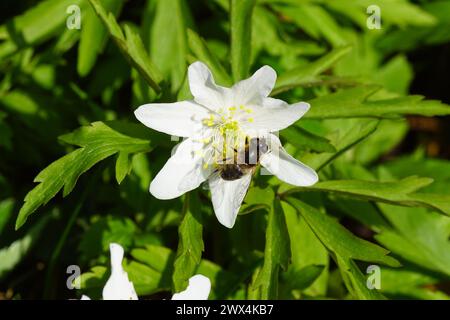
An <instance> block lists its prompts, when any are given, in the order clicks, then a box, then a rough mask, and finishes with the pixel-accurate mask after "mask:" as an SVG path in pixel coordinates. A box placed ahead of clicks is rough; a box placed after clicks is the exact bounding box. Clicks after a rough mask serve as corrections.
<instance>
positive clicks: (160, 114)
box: [134, 101, 209, 137]
mask: <svg viewBox="0 0 450 320" xmlns="http://www.w3.org/2000/svg"><path fill="white" fill-rule="evenodd" d="M134 114H135V116H136V118H137V119H138V120H139V121H140V122H142V123H143V124H145V125H146V126H147V127H149V128H152V129H154V130H157V131H160V132H164V133H167V134H170V135H174V136H179V137H191V136H193V135H194V134H195V132H197V131H198V130H200V129H201V128H202V122H201V121H202V119H205V118H207V117H208V115H209V110H208V109H206V108H205V107H203V106H200V105H198V104H196V103H195V102H192V101H180V102H175V103H149V104H144V105H142V106H140V107H139V108H137V109H136V110H135V111H134Z"/></svg>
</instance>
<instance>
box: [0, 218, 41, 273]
mask: <svg viewBox="0 0 450 320" xmlns="http://www.w3.org/2000/svg"><path fill="white" fill-rule="evenodd" d="M49 219H50V216H49V215H47V216H45V217H44V218H43V219H41V220H39V221H38V222H37V223H36V224H35V225H34V226H32V227H31V229H30V231H28V232H27V234H26V235H25V236H24V237H23V238H21V239H19V240H16V241H14V242H13V243H12V244H10V245H9V246H8V247H6V248H3V249H1V250H0V280H1V279H2V278H4V277H5V276H6V275H7V274H8V273H9V272H10V271H12V270H13V269H14V268H15V267H16V266H17V265H18V264H19V263H20V262H21V261H22V260H23V258H24V257H25V256H26V255H27V254H28V253H29V252H30V250H31V248H32V247H33V246H34V245H35V244H36V242H37V240H38V238H39V237H40V234H41V232H42V229H43V228H44V227H45V226H46V225H47V222H48V221H49Z"/></svg>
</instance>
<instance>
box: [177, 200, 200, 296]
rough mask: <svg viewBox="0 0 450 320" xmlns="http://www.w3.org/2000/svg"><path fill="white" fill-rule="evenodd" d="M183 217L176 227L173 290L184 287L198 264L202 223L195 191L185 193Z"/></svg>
mask: <svg viewBox="0 0 450 320" xmlns="http://www.w3.org/2000/svg"><path fill="white" fill-rule="evenodd" d="M184 206H185V207H184V209H183V210H184V212H185V213H184V217H183V220H182V221H181V224H180V226H179V228H178V236H179V241H178V249H177V256H176V258H175V262H174V271H173V275H172V280H173V286H174V290H175V292H181V291H183V290H185V289H186V287H187V285H188V280H189V278H190V277H192V276H193V275H194V273H195V271H196V269H197V268H198V265H199V264H200V261H201V258H202V252H203V250H204V245H203V224H202V215H201V211H200V205H199V199H198V195H197V193H196V192H195V191H193V192H191V193H190V194H188V195H186V198H185V200H184Z"/></svg>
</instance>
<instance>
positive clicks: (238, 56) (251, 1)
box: [230, 0, 256, 82]
mask: <svg viewBox="0 0 450 320" xmlns="http://www.w3.org/2000/svg"><path fill="white" fill-rule="evenodd" d="M255 4H256V0H231V1H230V23H231V70H232V73H233V80H234V81H235V82H237V81H239V80H242V79H244V78H246V77H247V76H248V73H249V71H250V59H251V56H252V55H251V35H252V12H253V9H254V7H255Z"/></svg>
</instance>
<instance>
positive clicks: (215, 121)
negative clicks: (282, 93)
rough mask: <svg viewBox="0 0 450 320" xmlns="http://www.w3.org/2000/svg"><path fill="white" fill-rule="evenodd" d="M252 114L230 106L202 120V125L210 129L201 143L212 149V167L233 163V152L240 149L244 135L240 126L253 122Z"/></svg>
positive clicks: (244, 109)
mask: <svg viewBox="0 0 450 320" xmlns="http://www.w3.org/2000/svg"><path fill="white" fill-rule="evenodd" d="M252 113H253V109H252V108H248V107H245V106H242V105H241V106H239V108H237V107H235V106H231V107H228V108H221V109H219V110H218V111H216V112H215V113H211V114H210V115H209V117H208V118H205V119H203V120H202V122H203V125H205V126H206V127H208V128H210V129H211V131H209V134H208V136H207V137H206V138H204V139H203V140H202V142H203V144H204V145H207V144H210V143H211V145H212V147H213V148H214V156H212V159H210V160H212V161H211V162H212V163H213V164H214V165H217V163H223V162H224V161H230V160H231V161H233V158H234V157H235V151H237V150H241V149H242V147H243V146H242V144H243V141H245V137H246V134H245V133H244V131H243V130H242V129H241V126H240V124H242V123H244V122H253V118H252V117H251V114H252Z"/></svg>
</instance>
